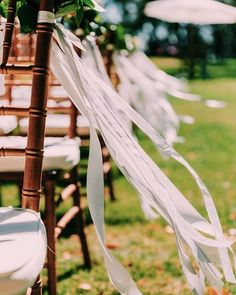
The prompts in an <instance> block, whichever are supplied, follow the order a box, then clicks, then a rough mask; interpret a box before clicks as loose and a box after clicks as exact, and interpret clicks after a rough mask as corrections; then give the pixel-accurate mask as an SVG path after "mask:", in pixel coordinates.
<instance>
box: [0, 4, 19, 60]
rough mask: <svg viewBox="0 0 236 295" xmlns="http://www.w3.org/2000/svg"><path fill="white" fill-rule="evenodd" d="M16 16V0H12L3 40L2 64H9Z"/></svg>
mask: <svg viewBox="0 0 236 295" xmlns="http://www.w3.org/2000/svg"><path fill="white" fill-rule="evenodd" d="M15 16H16V0H10V1H9V5H8V14H7V23H6V32H5V37H4V41H3V55H2V64H4V65H5V64H7V62H8V58H9V55H10V50H11V45H12V35H13V30H14V23H15Z"/></svg>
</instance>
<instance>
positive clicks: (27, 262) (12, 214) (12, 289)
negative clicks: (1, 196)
mask: <svg viewBox="0 0 236 295" xmlns="http://www.w3.org/2000/svg"><path fill="white" fill-rule="evenodd" d="M46 252H47V236H46V230H45V227H44V225H43V222H42V220H41V219H40V215H39V214H38V213H36V212H34V211H31V210H26V209H14V208H1V207H0V261H1V263H0V294H4V295H15V294H22V292H24V291H26V290H27V288H28V287H30V286H32V284H33V283H34V282H35V280H36V278H37V276H38V274H39V273H40V271H41V270H42V268H43V265H44V261H45V257H46Z"/></svg>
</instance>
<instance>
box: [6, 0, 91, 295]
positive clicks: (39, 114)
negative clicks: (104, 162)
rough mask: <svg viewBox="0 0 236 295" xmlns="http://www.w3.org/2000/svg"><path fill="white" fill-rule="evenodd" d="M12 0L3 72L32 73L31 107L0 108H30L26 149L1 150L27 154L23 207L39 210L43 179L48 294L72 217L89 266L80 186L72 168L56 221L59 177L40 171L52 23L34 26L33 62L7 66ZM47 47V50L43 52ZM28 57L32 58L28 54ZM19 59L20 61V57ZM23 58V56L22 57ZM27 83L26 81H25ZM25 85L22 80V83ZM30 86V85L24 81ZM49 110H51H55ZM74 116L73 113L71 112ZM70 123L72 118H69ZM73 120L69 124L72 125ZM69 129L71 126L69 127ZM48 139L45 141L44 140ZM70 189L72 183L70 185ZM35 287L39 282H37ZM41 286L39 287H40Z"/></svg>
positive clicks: (46, 6)
mask: <svg viewBox="0 0 236 295" xmlns="http://www.w3.org/2000/svg"><path fill="white" fill-rule="evenodd" d="M40 8H41V10H46V11H53V1H44V0H41V2H40ZM14 11H15V1H13V0H11V2H10V4H9V13H8V16H9V17H8V21H7V25H6V35H5V41H4V51H3V63H2V67H1V69H2V73H7V74H10V75H12V77H14V76H13V75H17V77H18V76H19V75H21V74H23V75H24V74H26V75H27V74H29V73H31V72H33V83H32V95H31V105H30V108H27V107H19V106H16V107H13V106H12V105H11V106H6V107H2V108H1V114H2V115H12V114H17V115H18V116H26V115H27V114H28V111H29V123H28V134H27V136H28V141H27V148H26V149H17V148H12V149H6V148H5V149H4V148H3V149H2V150H1V151H2V153H1V154H2V155H4V156H19V155H23V154H24V153H25V154H26V162H25V173H24V178H23V179H24V181H23V190H22V206H24V207H26V208H31V209H33V210H37V211H38V210H39V197H40V195H41V180H42V178H43V183H44V191H45V195H46V197H45V209H46V214H45V215H46V220H45V223H46V227H47V234H48V246H49V248H50V250H49V251H48V258H47V268H48V285H49V294H53V295H54V294H56V293H57V291H56V281H57V279H56V261H55V254H54V253H55V239H56V238H58V237H59V235H60V234H61V232H62V230H63V229H64V227H65V226H66V225H67V223H68V222H69V221H71V219H73V218H74V219H75V222H76V229H77V234H78V236H79V238H80V241H81V246H82V251H83V255H84V262H85V266H87V267H91V261H90V256H89V251H88V246H87V241H86V236H85V233H84V221H83V214H82V210H81V206H80V195H79V187H78V186H77V181H78V179H77V175H76V170H75V169H72V172H71V173H70V181H71V182H73V190H72V189H66V190H64V191H63V194H62V198H61V199H67V198H68V195H72V197H73V207H72V208H71V209H70V210H69V211H68V212H67V213H66V214H65V215H64V216H63V217H62V218H61V219H60V220H59V222H58V223H56V219H55V199H54V196H55V186H56V181H57V180H58V175H59V173H58V169H55V170H51V171H43V173H42V158H43V147H44V134H45V122H46V105H47V91H48V85H49V79H48V77H49V56H50V54H49V49H50V42H51V35H52V25H51V24H48V23H42V24H41V23H39V24H38V27H37V32H38V33H37V35H38V36H37V43H36V55H35V65H34V66H31V65H22V64H21V65H11V66H10V65H7V62H8V57H9V53H10V48H11V40H12V39H11V38H12V35H13V24H14V18H13V15H14V14H15V12H14ZM45 50H47V52H45ZM30 59H31V57H30ZM20 61H21V60H20ZM23 61H24V62H25V61H26V60H25V59H24V60H23ZM10 81H11V82H10V83H9V85H8V86H9V88H11V87H12V85H14V83H13V82H14V79H10ZM27 83H28V82H27ZM22 84H24V83H22ZM27 85H30V84H27ZM55 110H57V108H55V109H53V108H52V109H51V111H55ZM75 111H76V110H75V108H71V112H74V113H75ZM72 117H73V115H72ZM71 122H73V119H72V120H71ZM72 124H74V123H71V126H72ZM71 130H72V128H71ZM69 137H70V138H72V137H74V134H72V132H71V134H69ZM46 142H47V141H46ZM6 175H7V177H9V178H10V179H13V180H17V181H21V179H22V176H23V173H19V172H13V173H6V174H5V176H4V173H3V175H2V176H3V177H6ZM70 188H72V186H71V187H70ZM37 285H38V287H40V286H39V283H38V284H37ZM40 288H41V287H40Z"/></svg>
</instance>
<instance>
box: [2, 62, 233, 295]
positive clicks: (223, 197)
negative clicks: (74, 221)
mask: <svg viewBox="0 0 236 295" xmlns="http://www.w3.org/2000/svg"><path fill="white" fill-rule="evenodd" d="M155 61H156V62H157V63H158V65H159V66H160V67H163V68H164V69H165V70H168V69H169V70H170V72H174V71H175V70H176V68H179V67H180V63H179V61H176V60H172V59H171V60H168V59H157V60H155ZM233 65H234V66H235V67H234V69H235V77H236V63H235V62H234V63H233ZM227 69H229V70H227ZM210 71H211V73H213V74H214V73H215V74H214V75H213V78H211V79H210V80H206V81H201V80H196V81H194V82H191V83H190V89H191V91H192V92H194V93H198V94H201V95H202V96H203V97H204V98H208V99H210V98H212V99H220V100H223V101H226V102H227V103H228V106H227V107H226V108H225V109H209V108H207V107H206V106H204V105H203V104H202V103H197V102H195V103H190V102H184V101H178V100H176V99H174V98H170V99H171V101H172V103H173V105H174V108H175V109H176V112H177V113H178V114H188V115H191V116H193V117H194V118H195V119H196V123H195V124H194V125H181V128H180V131H179V135H180V136H183V137H184V138H185V142H184V144H176V146H175V147H176V149H177V150H178V152H180V154H181V155H183V156H184V157H185V158H186V159H187V160H188V161H189V162H190V164H191V165H192V166H193V168H194V169H195V170H196V171H197V172H198V173H199V175H200V176H201V178H202V179H203V180H204V181H205V183H206V184H207V186H208V188H209V190H210V191H211V193H212V195H213V197H214V200H215V203H216V206H217V209H218V212H219V215H220V217H221V220H222V224H223V227H224V229H225V231H226V232H227V230H228V229H230V228H232V227H235V221H236V201H235V200H236V140H235V138H236V78H235V79H234V78H232V76H233V75H230V77H229V75H227V73H228V72H229V71H231V72H232V71H233V66H232V62H231V61H230V62H229V63H226V64H225V65H222V66H221V67H220V66H215V68H214V66H211V67H210ZM220 71H222V73H223V74H222V75H223V76H222V77H221V78H220V73H221V72H220ZM214 77H215V78H214ZM137 136H138V138H139V140H140V143H141V145H142V146H143V147H144V149H145V150H146V151H147V152H148V153H149V154H150V156H151V157H152V158H153V159H154V160H155V161H156V162H157V164H158V165H159V166H160V167H161V168H162V169H163V171H164V172H165V173H166V174H167V175H168V177H169V178H170V179H171V180H172V181H173V182H174V183H175V184H176V186H177V187H178V188H179V189H180V190H181V191H182V192H183V193H184V194H185V195H186V196H187V197H188V199H189V200H190V201H191V202H192V203H193V204H194V206H195V207H196V208H197V209H198V210H200V211H201V212H202V213H203V214H204V208H203V203H202V200H201V199H200V195H199V191H198V189H197V187H196V185H195V184H194V182H193V180H192V178H191V177H190V175H189V174H188V173H187V172H186V170H185V169H184V168H182V167H181V166H180V165H179V164H177V163H176V162H175V161H174V160H171V159H167V160H164V159H162V158H161V157H160V155H158V154H157V152H156V148H155V147H154V146H153V145H152V144H151V143H150V142H149V141H148V140H147V139H146V138H145V136H143V135H142V134H141V132H138V134H137ZM115 191H116V196H117V201H116V202H115V203H111V202H110V201H109V200H108V199H107V200H106V204H105V213H106V234H107V243H108V244H110V245H112V246H113V248H114V250H113V252H114V254H115V255H116V256H117V257H118V258H119V260H120V261H121V262H122V264H123V265H124V266H126V268H127V269H128V270H129V271H130V273H131V275H132V276H133V278H134V280H135V281H136V282H137V285H138V286H139V288H140V290H141V291H142V292H143V294H145V295H167V294H169V295H174V294H176V295H177V294H178V295H187V294H191V292H190V291H189V289H188V286H187V284H186V281H185V279H184V277H183V275H182V270H181V266H180V263H179V259H178V253H177V249H176V244H175V237H174V235H173V234H172V233H170V232H169V230H168V228H167V227H166V224H165V222H164V221H163V220H161V219H158V220H157V221H155V222H147V221H145V219H144V217H143V214H142V212H141V210H140V206H139V201H138V199H137V196H136V192H135V191H134V190H133V189H132V187H130V185H129V184H128V183H127V181H126V180H125V179H124V178H123V177H122V176H121V175H120V174H119V173H118V172H117V171H115ZM10 192H12V194H15V193H16V190H15V188H14V187H12V186H5V187H4V188H3V194H6V195H9V193H10ZM87 234H88V240H89V245H90V251H91V256H92V260H93V268H92V270H91V271H87V270H85V269H83V267H82V256H81V252H80V247H79V246H78V245H79V244H78V241H77V239H76V237H74V236H72V237H71V238H69V239H66V238H65V237H64V238H63V237H62V238H61V239H60V242H59V245H58V252H57V256H58V258H57V259H58V273H59V290H58V294H59V295H62V294H63V295H71V294H88V295H115V294H118V293H117V292H115V291H114V288H113V287H112V286H111V284H110V283H109V280H108V277H107V274H106V271H105V268H104V264H103V261H102V257H101V252H100V249H99V246H98V242H97V239H96V235H95V232H94V228H93V225H92V224H90V225H89V226H88V227H87ZM43 279H44V280H45V279H46V276H45V273H44V276H43ZM84 284H87V285H84ZM86 288H87V289H89V290H85V289H86ZM227 290H228V293H227V294H236V287H233V286H228V288H227ZM44 293H45V294H47V290H46V289H45V291H44Z"/></svg>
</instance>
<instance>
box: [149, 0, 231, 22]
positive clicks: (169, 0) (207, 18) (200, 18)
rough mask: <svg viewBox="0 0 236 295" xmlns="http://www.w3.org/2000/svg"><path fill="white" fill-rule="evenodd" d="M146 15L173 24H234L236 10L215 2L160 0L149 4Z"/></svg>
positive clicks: (202, 0)
mask: <svg viewBox="0 0 236 295" xmlns="http://www.w3.org/2000/svg"><path fill="white" fill-rule="evenodd" d="M145 14H146V15H147V16H150V17H154V18H157V19H161V20H163V21H167V22H171V23H192V24H198V25H210V24H233V23H235V22H236V8H235V7H232V6H230V5H227V4H224V3H220V2H218V1H215V0H158V1H153V2H149V3H148V4H147V5H146V7H145Z"/></svg>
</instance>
